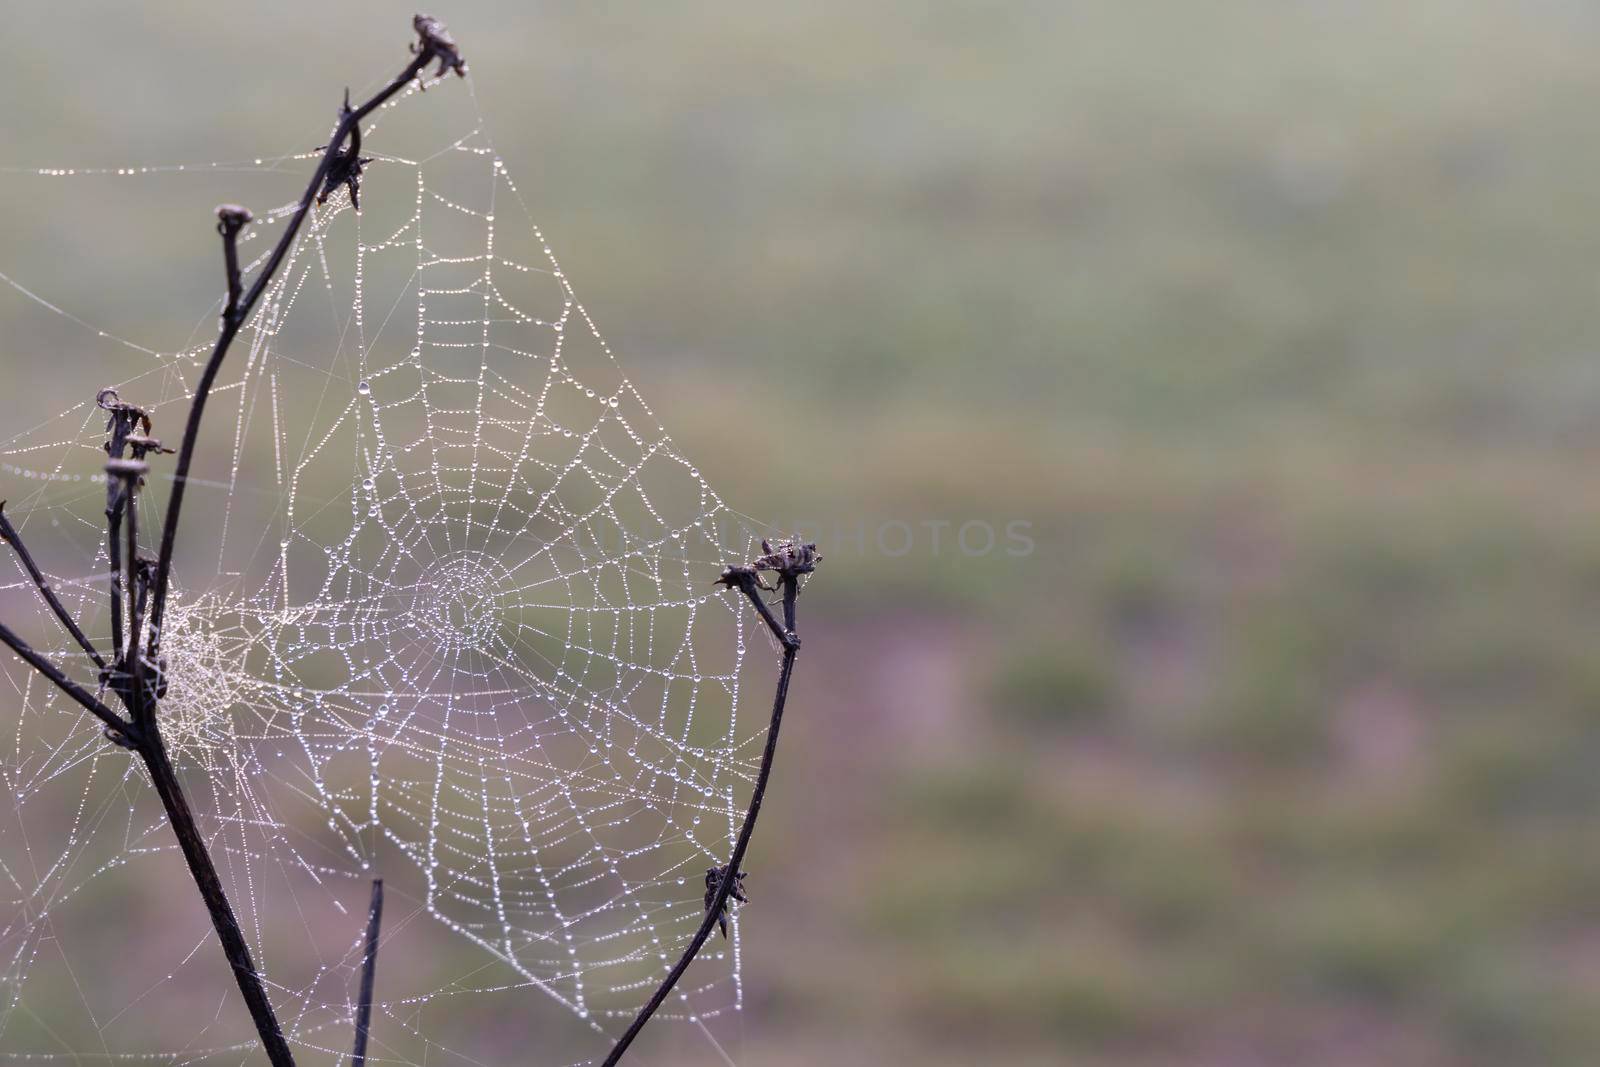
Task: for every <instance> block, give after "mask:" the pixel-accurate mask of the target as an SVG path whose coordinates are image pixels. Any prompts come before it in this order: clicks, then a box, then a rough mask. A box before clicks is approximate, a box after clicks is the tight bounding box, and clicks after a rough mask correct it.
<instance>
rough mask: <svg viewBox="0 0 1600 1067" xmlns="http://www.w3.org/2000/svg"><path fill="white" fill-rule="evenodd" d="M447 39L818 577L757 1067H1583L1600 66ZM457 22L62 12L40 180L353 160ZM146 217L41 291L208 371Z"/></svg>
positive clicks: (1368, 20)
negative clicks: (1013, 537) (962, 544)
mask: <svg viewBox="0 0 1600 1067" xmlns="http://www.w3.org/2000/svg"><path fill="white" fill-rule="evenodd" d="M91 6H92V5H91ZM434 13H435V14H437V15H439V16H440V17H442V18H444V19H446V20H447V21H448V22H449V24H450V25H451V28H452V30H453V31H454V32H455V34H456V36H457V37H458V39H459V40H461V42H462V44H463V48H464V50H465V51H466V53H467V55H468V57H469V59H470V60H471V63H472V69H473V80H474V91H475V93H476V95H477V98H478V101H479V104H480V106H481V107H482V108H483V110H484V112H485V114H486V115H487V116H488V118H489V120H490V122H491V123H492V124H493V128H494V131H495V134H496V138H497V142H498V144H499V146H500V149H501V151H502V152H503V153H504V155H505V157H506V159H507V162H508V165H509V167H510V169H511V171H512V173H514V174H516V175H517V176H518V180H519V183H520V185H521V186H522V188H523V190H524V192H525V195H527V197H528V199H529V201H530V203H531V204H532V205H533V208H534V211H535V213H536V214H537V215H539V217H540V218H541V219H543V220H544V223H545V225H546V226H547V227H548V230H549V233H550V234H551V237H552V241H553V243H554V244H555V245H556V247H557V251H558V253H559V254H560V255H561V257H562V259H563V262H564V264H565V266H566V269H567V271H568V273H569V274H570V275H571V276H572V277H573V278H574V279H575V284H576V285H577V286H578V288H579V290H580V292H582V293H583V294H584V296H585V300H586V302H587V305H588V307H589V309H590V310H591V311H592V312H593V313H594V314H595V316H596V318H597V320H598V321H599V322H600V324H601V327H602V329H604V330H605V331H606V333H607V335H608V337H609V338H610V340H611V342H612V344H613V347H614V348H615V350H616V351H617V352H618V353H619V355H620V358H621V359H622V360H623V361H624V363H625V365H626V366H627V367H628V368H629V371H630V373H631V374H632V375H633V376H634V378H635V380H637V381H638V382H639V383H640V388H641V391H642V392H643V393H644V395H645V396H647V397H648V398H650V399H651V402H652V403H653V404H654V405H655V408H656V410H657V411H658V412H659V413H660V414H661V416H662V419H663V421H664V422H665V423H666V424H667V426H668V427H669V428H670V429H672V430H673V431H674V434H675V436H676V438H677V439H678V441H679V442H680V444H681V445H682V446H683V449H684V451H685V452H686V453H687V454H688V455H690V456H694V457H696V458H697V460H698V461H699V462H700V464H701V467H702V469H704V470H705V471H706V473H707V476H708V478H709V479H710V481H711V483H712V484H713V485H715V486H716V487H717V488H718V490H719V491H720V492H721V493H722V494H723V496H724V497H725V498H726V499H728V500H729V501H731V502H732V503H734V505H735V506H736V507H738V508H740V509H741V510H742V511H745V512H749V513H751V514H753V515H756V516H759V517H761V518H762V519H764V520H767V521H770V522H771V523H772V524H773V525H774V526H775V527H783V526H787V525H792V524H796V523H803V524H806V525H807V526H808V527H809V528H811V529H813V530H815V532H816V533H817V534H818V535H819V537H820V541H821V547H822V550H823V552H824V553H825V555H826V557H827V558H826V562H825V565H824V568H823V571H822V573H821V574H820V575H819V576H818V577H817V578H816V579H815V581H814V583H813V584H812V586H811V587H809V588H808V590H807V594H806V596H805V598H804V601H803V613H804V614H803V632H804V635H805V642H806V644H805V652H804V655H803V656H802V659H801V663H800V668H799V674H798V676H797V682H796V689H795V693H794V698H793V702H792V705H791V715H790V718H789V719H788V721H787V725H786V727H785V730H786V733H785V742H784V751H783V752H782V756H781V761H780V766H779V769H778V772H777V778H776V782H775V786H774V792H773V794H772V795H771V796H770V797H769V802H768V807H767V809H766V813H765V814H764V816H763V824H762V828H761V831H760V832H759V833H758V835H757V838H756V843H755V845H754V847H753V850H752V855H751V858H750V861H749V864H748V866H749V868H750V870H751V871H752V872H754V877H752V879H751V883H750V887H751V891H752V899H753V900H754V901H755V903H753V904H752V905H751V907H749V908H748V909H747V910H746V911H745V913H744V920H745V923H746V926H745V930H746V932H747V940H746V942H745V944H746V946H747V948H746V951H747V955H746V959H745V966H746V975H747V979H748V982H749V985H748V987H747V989H748V996H749V998H750V1004H749V1007H748V1009H747V1011H746V1012H745V1018H744V1020H743V1023H742V1024H741V1028H740V1030H739V1032H738V1033H736V1034H734V1035H733V1036H732V1037H731V1039H730V1040H729V1041H728V1042H726V1044H727V1047H728V1050H729V1053H730V1054H731V1055H732V1056H733V1058H734V1059H735V1060H736V1061H737V1062H738V1063H740V1064H741V1065H744V1064H751V1065H755V1064H771V1065H788V1064H808V1063H819V1062H830V1063H848V1064H869V1063H925V1064H935V1065H938V1064H966V1063H975V1062H988V1061H990V1060H998V1059H1004V1060H1005V1061H1006V1062H1012V1063H1019V1064H1026V1063H1040V1064H1043V1063H1061V1062H1068V1063H1072V1064H1082V1065H1086V1067H1092V1065H1099V1064H1107V1065H1109V1064H1118V1065H1124V1067H1125V1065H1146V1064H1148V1065H1152V1067H1154V1065H1169V1064H1170V1065H1177V1064H1184V1065H1203V1064H1216V1065H1219V1067H1221V1065H1253V1064H1278V1063H1296V1064H1304V1065H1313V1067H1316V1065H1328V1067H1334V1065H1339V1067H1345V1065H1348V1067H1356V1065H1369V1064H1374V1063H1384V1064H1408V1065H1419V1067H1426V1065H1435V1064H1438V1065H1444V1064H1482V1065H1500V1064H1507V1063H1544V1064H1567V1063H1570V1064H1579V1063H1590V1062H1592V1061H1593V1049H1594V1048H1595V1045H1596V1042H1597V1041H1600V1023H1597V1021H1596V1020H1597V1018H1600V1015H1597V1014H1596V1012H1595V1010H1594V1009H1595V1005H1596V1003H1597V1000H1600V850H1597V849H1596V843H1597V842H1600V776H1597V775H1596V774H1595V773H1594V768H1595V766H1596V761H1597V759H1600V668H1597V666H1596V658H1595V655H1594V651H1593V646H1594V642H1595V639H1596V637H1597V636H1600V629H1597V624H1600V542H1597V541H1596V538H1595V536H1594V535H1595V532H1596V530H1597V529H1600V483H1597V482H1596V480H1595V479H1594V478H1593V476H1592V472H1593V470H1594V468H1595V464H1596V461H1597V459H1600V359H1597V353H1596V351H1595V349H1596V342H1595V339H1596V337H1597V336H1600V316H1597V315H1596V312H1595V304H1596V297H1597V295H1600V292H1597V289H1600V210H1597V205H1600V199H1597V193H1596V183H1595V181H1594V180H1593V177H1592V175H1593V172H1594V169H1595V168H1594V164H1595V163H1596V162H1597V160H1600V151H1597V145H1600V133H1597V131H1596V129H1595V124H1594V122H1593V118H1592V110H1593V108H1592V101H1593V100H1594V99H1595V98H1596V96H1597V95H1600V61H1597V60H1596V58H1595V57H1596V56H1597V55H1600V47H1597V46H1600V11H1597V10H1595V9H1592V8H1590V7H1589V6H1587V5H1583V4H1577V3H1570V2H1559V0H1530V2H1526V3H1522V4H1518V5H1506V4H1495V3H1488V2H1471V3H1465V2H1463V3H1444V2H1427V0H1425V2H1419V3H1413V4H1406V5H1394V4H1383V3H1377V2H1365V3H1318V2H1304V3H1281V2H1277V3H1274V2H1267V0H1229V2H1225V3H1213V4H1205V5H1186V4H1178V3H1167V4H1156V3H1142V2H1140V3H1036V4H1001V3H977V2H973V3H935V4H912V3H900V2H888V3H880V4H874V5H870V6H865V7H864V6H862V5H850V4H839V3H821V4H805V5H748V4H734V3H730V2H726V0H719V2H699V3H686V4H673V5H645V4H610V3H607V4H592V5H581V6H580V5H560V6H558V5H539V6H537V7H525V6H523V5H514V4H509V3H476V2H466V0H462V2H459V3H455V4H453V5H452V6H451V7H450V8H449V9H445V8H440V9H439V10H437V11H435V12H434ZM408 15H409V10H407V11H405V12H403V13H402V12H400V9H398V8H393V6H392V5H379V4H360V5H350V6H348V7H341V8H340V9H339V10H337V11H333V12H328V13H321V12H320V11H319V9H318V7H317V6H315V5H309V4H304V3H300V2H298V0H296V2H293V3H284V4H276V5H271V6H270V7H261V8H251V9H242V8H241V9H239V10H229V11H222V10H217V9H215V8H214V7H213V6H212V5H202V4H199V3H188V4H162V5H157V6H151V7H148V8H146V7H137V8H134V7H127V6H121V5H117V6H113V5H103V6H99V7H97V8H95V14H94V15H92V16H86V15H85V14H84V13H83V12H82V11H80V10H78V9H73V10H66V9H60V10H58V9H56V8H54V7H52V6H50V5H45V4H18V5H14V10H12V11H11V12H10V13H8V15H7V22H8V26H9V27H10V29H9V30H8V35H9V36H10V38H11V39H12V40H13V41H14V42H20V43H23V45H24V46H23V47H19V48H16V49H14V50H13V51H12V52H11V54H10V58H9V59H8V63H7V64H6V65H5V66H4V67H3V68H0V97H4V98H6V99H9V100H12V101H14V102H25V103H14V104H13V106H12V107H10V108H8V109H7V110H8V120H7V137H6V141H7V143H6V146H5V148H4V149H3V150H0V155H3V156H4V159H3V160H0V163H5V164H8V165H19V166H40V165H52V164H54V163H56V162H58V161H70V162H74V163H77V164H80V165H93V164H112V165H115V164H117V163H123V162H130V161H132V162H146V161H148V162H172V161H180V160H193V159H228V158H235V157H241V156H249V155H252V154H256V153H258V152H262V151H268V150H270V151H273V152H276V151H281V150H284V149H285V148H286V147H296V146H299V145H300V144H301V142H304V143H305V145H306V146H309V145H310V144H312V143H315V141H314V140H309V141H308V140H306V138H307V132H306V131H308V130H309V131H311V136H312V137H313V138H314V137H315V135H316V133H317V132H320V129H321V124H322V123H323V122H324V121H325V120H326V119H327V117H328V115H329V113H330V110H331V104H332V103H333V102H334V101H335V100H336V98H337V92H338V90H339V89H340V88H341V87H342V86H343V80H344V79H345V78H346V77H347V76H348V77H349V78H350V79H351V80H352V81H354V82H355V83H356V84H358V85H359V84H361V81H362V80H363V79H365V78H367V77H371V76H376V75H378V74H380V73H382V72H385V71H387V70H388V69H389V67H390V66H392V60H393V58H394V56H395V54H396V52H397V49H398V48H399V47H401V46H402V45H403V42H404V41H405V40H406V39H407V29H406V26H405V19H404V17H403V16H408ZM346 72H349V73H348V75H347V73H346ZM126 189H127V192H126V193H125V195H124V196H123V197H122V198H121V199H120V200H119V201H118V202H117V203H114V204H106V205H99V206H97V210H91V211H77V212H67V211H64V210H59V211H58V210H52V211H49V212H41V211H39V210H37V209H36V208H31V207H30V205H28V204H24V203H17V202H12V203H8V204H6V205H4V206H3V207H0V271H4V272H5V273H7V274H9V275H12V276H13V277H16V278H18V279H19V280H22V281H24V282H26V283H27V284H29V285H30V286H37V287H38V288H39V291H41V292H45V293H49V294H51V297H52V299H58V298H59V299H60V300H61V302H63V303H65V304H66V305H67V306H68V307H69V309H70V310H72V311H74V312H76V313H78V314H82V315H85V316H86V317H89V318H92V319H93V320H95V321H99V322H105V323H108V324H114V328H115V329H116V331H117V332H118V333H120V334H123V335H125V336H137V337H144V338H152V339H162V340H163V341H164V342H165V343H169V344H171V343H177V342H181V340H182V338H183V337H185V336H186V335H187V333H188V331H189V329H190V328H191V327H192V325H193V322H194V320H195V318H196V316H197V315H199V314H200V313H201V312H202V311H203V310H204V308H205V307H206V305H207V303H208V302H209V301H210V300H211V299H212V297H213V295H214V292H213V290H214V289H215V286H216V277H215V275H216V270H215V263H214V262H213V257H214V248H213V244H214V242H215V237H214V235H212V233H211V231H210V228H209V226H208V225H207V222H206V216H205V212H206V211H207V210H208V209H209V207H210V204H209V203H205V204H198V205H195V206H194V222H193V226H192V227H191V228H190V229H189V230H182V229H179V228H175V227H173V226H172V225H171V220H172V218H174V217H175V216H172V215H168V216H164V217H163V219H164V225H163V228H162V230H161V231H160V232H161V233H163V234H165V235H166V236H165V239H164V242H165V243H161V242H160V241H157V242H156V243H153V244H150V245H148V246H145V247H144V248H142V249H141V250H140V252H139V258H140V259H141V260H142V261H143V262H145V263H147V264H151V265H154V266H155V267H157V268H158V269H157V270H154V271H149V272H144V273H137V272H136V273H133V274H130V273H129V270H128V267H127V258H128V256H127V253H126V247H125V245H121V246H119V247H122V248H123V251H120V252H119V251H117V250H116V248H108V245H111V246H117V245H118V241H119V238H118V237H117V234H118V233H119V232H120V231H119V229H118V227H119V226H121V225H124V224H126V225H130V226H131V225H135V224H137V220H132V221H130V220H129V219H128V216H130V215H136V214H137V213H138V212H140V211H141V210H142V209H141V207H140V204H141V200H140V197H141V196H143V195H144V194H145V193H146V192H147V191H148V190H146V189H142V188H140V187H138V186H134V185H129V186H127V187H126ZM166 192H167V193H169V194H173V195H174V199H175V201H177V200H178V198H177V196H176V194H177V193H181V190H176V191H174V190H172V189H170V188H169V189H167V190H166ZM100 211H103V212H104V213H103V214H101V213H100ZM34 321H35V320H34V319H32V318H30V316H29V312H28V310H27V308H26V307H25V305H24V304H23V303H22V302H20V301H19V300H17V299H16V297H15V294H12V293H10V292H8V291H5V290H0V324H4V326H3V329H0V367H4V368H5V369H6V372H7V378H8V380H10V381H11V382H12V383H14V384H13V387H12V389H11V390H8V392H10V393H11V398H10V399H7V400H6V401H5V402H4V407H5V410H6V412H7V414H8V415H12V416H15V415H16V414H17V413H18V412H19V411H22V410H25V407H30V408H31V407H32V406H34V404H33V401H31V400H29V401H24V399H23V394H24V392H25V391H26V390H31V389H33V388H35V384H36V382H37V379H36V375H39V374H41V373H42V370H41V366H42V364H41V362H40V361H41V360H42V359H43V358H44V356H43V355H42V354H41V346H42V345H44V344H45V340H44V336H45V335H44V334H43V333H42V332H41V333H39V334H34V333H30V332H29V331H30V330H31V329H33V328H34V326H33V324H34ZM41 331H42V328H41ZM52 358H54V357H52ZM37 384H38V385H39V386H40V387H41V388H56V386H54V385H50V384H48V383H42V382H37ZM68 384H71V383H68ZM52 395H54V394H52ZM0 496H4V492H3V491H0ZM968 521H978V522H983V523H987V524H989V525H991V526H992V527H993V528H995V529H1004V527H1005V526H1006V524H1007V523H1011V522H1022V523H1026V524H1027V526H1026V529H1027V530H1028V531H1029V534H1030V536H1031V538H1032V541H1033V551H1032V552H1031V553H1029V554H1026V555H1020V556H1019V555H1012V554H1009V553H1008V552H1006V551H1005V550H1004V549H1003V548H997V549H996V550H995V551H992V552H988V553H985V554H982V555H968V554H965V553H963V552H962V551H961V550H960V548H959V546H958V545H956V544H955V542H954V541H952V540H951V539H952V538H953V537H954V535H955V530H956V528H958V527H960V525H961V524H962V523H964V522H968ZM895 522H899V523H905V524H907V525H908V526H909V528H910V529H912V531H913V532H914V535H915V540H914V543H913V546H912V547H911V549H910V550H909V551H907V552H905V553H904V554H898V555H895V554H890V553H888V552H885V551H883V550H882V549H881V548H880V547H879V546H878V545H877V541H876V537H877V534H878V533H879V532H880V531H881V530H883V528H884V524H886V523H895ZM928 523H933V524H936V525H937V524H939V523H949V524H951V525H949V526H948V527H946V528H944V538H945V540H944V542H943V544H942V548H941V550H940V551H939V552H938V553H935V552H934V550H933V545H932V539H931V532H932V531H931V527H930V526H928V525H926V524H928ZM857 530H861V531H863V533H862V535H861V537H860V539H859V541H858V540H856V539H855V535H854V532H855V531H857ZM891 543H894V542H893V541H891ZM142 906H144V907H148V908H149V909H150V911H151V912H152V913H155V912H157V911H159V910H160V909H161V908H162V907H164V906H165V905H164V904H163V903H162V902H161V901H159V900H154V899H152V900H149V901H146V902H144V904H143V905H142ZM196 911H197V913H198V908H197V909H196ZM182 1036H183V1035H179V1037H180V1038H181V1037H182ZM35 1037H38V1035H34V1034H29V1033H28V1032H27V1031H26V1030H24V1029H14V1030H13V1031H11V1033H10V1034H9V1035H8V1041H9V1040H11V1039H15V1040H17V1041H19V1042H20V1041H24V1040H27V1041H28V1042H33V1040H34V1038H35ZM507 1040H508V1042H510V1043H511V1045H510V1047H512V1048H519V1047H520V1048H525V1047H526V1044H525V1042H526V1038H525V1037H524V1038H519V1037H518V1036H517V1035H515V1034H509V1035H508V1037H507ZM39 1041H40V1043H47V1042H45V1039H43V1038H40V1039H39ZM61 1041H62V1043H63V1045H65V1046H73V1045H75V1044H76V1045H78V1046H79V1047H82V1046H83V1045H86V1044H88V1042H87V1041H86V1040H81V1039H75V1038H73V1037H72V1036H71V1035H62V1036H61ZM697 1042H698V1039H697V1038H696V1037H695V1035H692V1034H685V1033H683V1032H681V1031H675V1030H671V1029H662V1030H660V1031H659V1032H651V1033H649V1035H648V1041H647V1043H645V1044H643V1045H641V1049H642V1050H644V1051H645V1052H646V1054H647V1055H648V1056H650V1057H652V1058H650V1059H648V1060H641V1062H650V1063H664V1062H678V1059H679V1058H681V1059H682V1061H683V1062H689V1061H690V1060H697V1061H699V1062H707V1050H706V1048H705V1046H704V1045H703V1043H697ZM18 1047H21V1046H20V1045H19V1046H18ZM30 1047H36V1046H34V1045H30Z"/></svg>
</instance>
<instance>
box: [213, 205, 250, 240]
mask: <svg viewBox="0 0 1600 1067" xmlns="http://www.w3.org/2000/svg"><path fill="white" fill-rule="evenodd" d="M253 218H255V216H254V215H252V214H250V209H249V208H247V207H240V206H239V205H238V204H219V205H217V231H218V232H219V233H238V232H239V231H240V230H242V229H244V228H245V226H247V225H249V223H250V220H251V219H253Z"/></svg>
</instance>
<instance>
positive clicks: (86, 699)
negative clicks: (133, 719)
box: [0, 623, 134, 737]
mask: <svg viewBox="0 0 1600 1067" xmlns="http://www.w3.org/2000/svg"><path fill="white" fill-rule="evenodd" d="M0 642H4V643H5V644H7V645H9V646H11V651H13V652H15V653H16V654H17V655H18V656H20V657H22V659H23V661H24V662H26V663H27V664H28V666H30V667H32V668H33V669H34V670H36V671H38V672H39V673H40V674H42V675H44V676H45V677H46V678H48V679H50V681H52V682H54V683H55V686H56V688H57V689H60V690H61V691H62V692H63V693H65V694H67V696H69V697H71V698H72V699H73V700H75V701H77V702H78V703H79V704H81V705H83V706H84V708H86V709H88V710H89V711H91V712H93V713H94V715H95V717H96V718H98V719H99V720H100V721H101V722H103V723H105V724H106V727H107V729H110V730H114V731H116V732H117V733H118V734H119V735H121V736H123V737H132V736H133V734H134V728H133V724H132V723H129V722H124V721H123V719H122V717H121V716H120V715H118V714H117V713H116V712H114V711H112V710H111V709H110V708H108V707H106V706H105V705H104V704H102V703H101V702H100V701H98V700H96V699H95V698H94V696H93V695H92V694H91V693H90V692H89V691H88V690H86V689H84V688H83V687H82V686H80V685H78V684H77V683H76V682H74V681H73V680H72V679H70V678H68V677H67V676H66V675H65V674H62V673H61V668H59V667H57V666H56V665H55V664H54V663H51V662H50V661H49V660H47V659H45V658H44V657H43V656H41V655H39V653H37V652H35V651H34V650H33V648H32V647H31V646H29V644H28V642H26V641H24V640H23V639H22V638H20V637H18V636H17V635H16V633H14V632H13V631H12V629H11V627H9V626H7V625H5V624H4V623H0Z"/></svg>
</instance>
